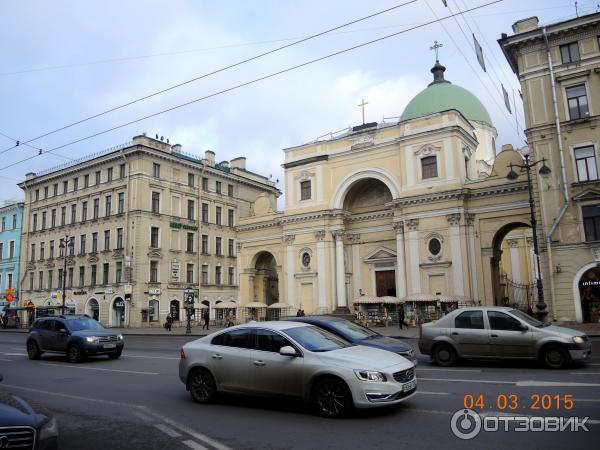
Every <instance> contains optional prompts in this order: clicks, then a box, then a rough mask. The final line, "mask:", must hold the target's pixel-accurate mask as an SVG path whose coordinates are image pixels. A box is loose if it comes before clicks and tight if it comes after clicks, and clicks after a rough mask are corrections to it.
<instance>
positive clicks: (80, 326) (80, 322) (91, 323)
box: [67, 318, 104, 331]
mask: <svg viewBox="0 0 600 450" xmlns="http://www.w3.org/2000/svg"><path fill="white" fill-rule="evenodd" d="M67 324H68V325H69V329H71V331H80V330H103V329H104V327H103V326H102V325H100V324H99V323H98V322H96V321H95V320H93V319H88V318H82V319H68V320H67Z"/></svg>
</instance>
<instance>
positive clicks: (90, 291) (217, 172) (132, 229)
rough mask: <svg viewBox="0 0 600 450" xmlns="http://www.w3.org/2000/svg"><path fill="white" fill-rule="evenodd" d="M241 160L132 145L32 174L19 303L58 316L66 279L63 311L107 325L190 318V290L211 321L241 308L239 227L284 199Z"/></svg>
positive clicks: (139, 140) (153, 142) (27, 184)
mask: <svg viewBox="0 0 600 450" xmlns="http://www.w3.org/2000/svg"><path fill="white" fill-rule="evenodd" d="M245 162H246V159H245V158H243V157H242V158H236V159H234V160H232V161H230V162H228V161H223V162H220V163H217V162H216V161H215V154H214V153H213V152H212V151H206V152H205V155H204V158H199V157H197V156H194V155H191V154H187V153H184V152H183V151H182V147H181V145H178V144H176V145H169V144H168V143H165V142H162V141H161V140H157V139H151V138H149V137H146V136H136V137H135V138H133V141H132V142H130V143H127V144H125V145H122V146H119V147H115V148H112V149H109V150H107V151H104V152H101V153H99V154H95V155H91V156H90V157H88V158H84V159H82V160H79V161H76V162H74V163H69V164H66V165H64V166H61V167H58V168H56V169H51V170H47V171H45V172H42V173H37V174H35V173H29V174H27V176H26V180H25V181H23V182H22V183H20V184H19V186H20V187H21V188H22V189H23V191H24V192H25V199H26V200H25V210H24V223H23V234H22V245H23V252H22V257H21V274H22V275H21V281H22V284H21V298H22V299H24V300H25V303H27V302H29V301H32V302H33V303H34V304H35V305H36V306H38V307H44V306H45V307H48V308H56V306H58V305H61V304H62V287H63V278H64V277H66V278H65V279H64V281H65V284H66V298H65V304H66V306H67V307H68V308H69V309H70V310H71V311H74V312H76V313H80V314H82V313H87V314H89V315H90V316H92V317H95V318H97V319H98V320H99V321H100V322H101V323H103V324H104V325H106V326H110V327H120V326H132V327H140V326H160V325H161V324H162V323H163V322H164V321H165V318H166V316H167V314H169V313H171V314H173V316H174V318H175V320H176V321H177V320H184V317H185V311H184V302H183V290H184V289H185V288H192V289H194V291H195V293H196V296H195V297H196V298H195V307H196V308H200V307H201V304H203V305H206V306H208V307H210V308H211V313H212V314H214V313H213V309H212V307H213V306H215V305H216V304H217V303H219V302H221V301H231V300H233V301H236V302H237V301H238V295H237V294H238V268H237V250H236V233H235V226H236V224H237V222H238V220H239V217H240V215H242V216H243V215H249V214H250V209H251V205H252V204H253V203H254V202H255V200H256V198H257V197H258V196H259V195H261V196H263V197H264V198H265V199H267V200H268V201H269V202H271V203H272V204H275V202H276V198H277V196H278V195H279V192H278V190H277V188H276V186H275V184H274V183H272V182H270V181H269V180H268V179H267V178H265V177H263V176H260V175H258V174H255V173H252V172H250V171H248V170H246V165H245ZM68 237H72V244H73V245H67V246H66V248H65V246H64V245H63V246H61V240H62V242H64V241H65V239H66V238H68ZM65 267H66V270H65ZM198 311H199V310H198V309H196V313H198Z"/></svg>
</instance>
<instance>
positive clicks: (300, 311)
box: [296, 309, 302, 317]
mask: <svg viewBox="0 0 600 450" xmlns="http://www.w3.org/2000/svg"><path fill="white" fill-rule="evenodd" d="M301 316H302V310H301V309H299V310H298V311H296V317H301Z"/></svg>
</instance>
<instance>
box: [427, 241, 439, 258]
mask: <svg viewBox="0 0 600 450" xmlns="http://www.w3.org/2000/svg"><path fill="white" fill-rule="evenodd" d="M428 248H429V253H431V254H432V255H433V256H437V255H439V254H440V251H441V250H442V243H441V242H440V240H439V239H437V238H433V239H431V240H430V241H429V245H428Z"/></svg>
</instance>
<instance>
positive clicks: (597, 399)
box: [573, 398, 600, 402]
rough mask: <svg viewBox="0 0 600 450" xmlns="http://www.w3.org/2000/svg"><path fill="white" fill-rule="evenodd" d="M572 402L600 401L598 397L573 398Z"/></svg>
mask: <svg viewBox="0 0 600 450" xmlns="http://www.w3.org/2000/svg"><path fill="white" fill-rule="evenodd" d="M573 401H574V402H600V398H574V399H573Z"/></svg>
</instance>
